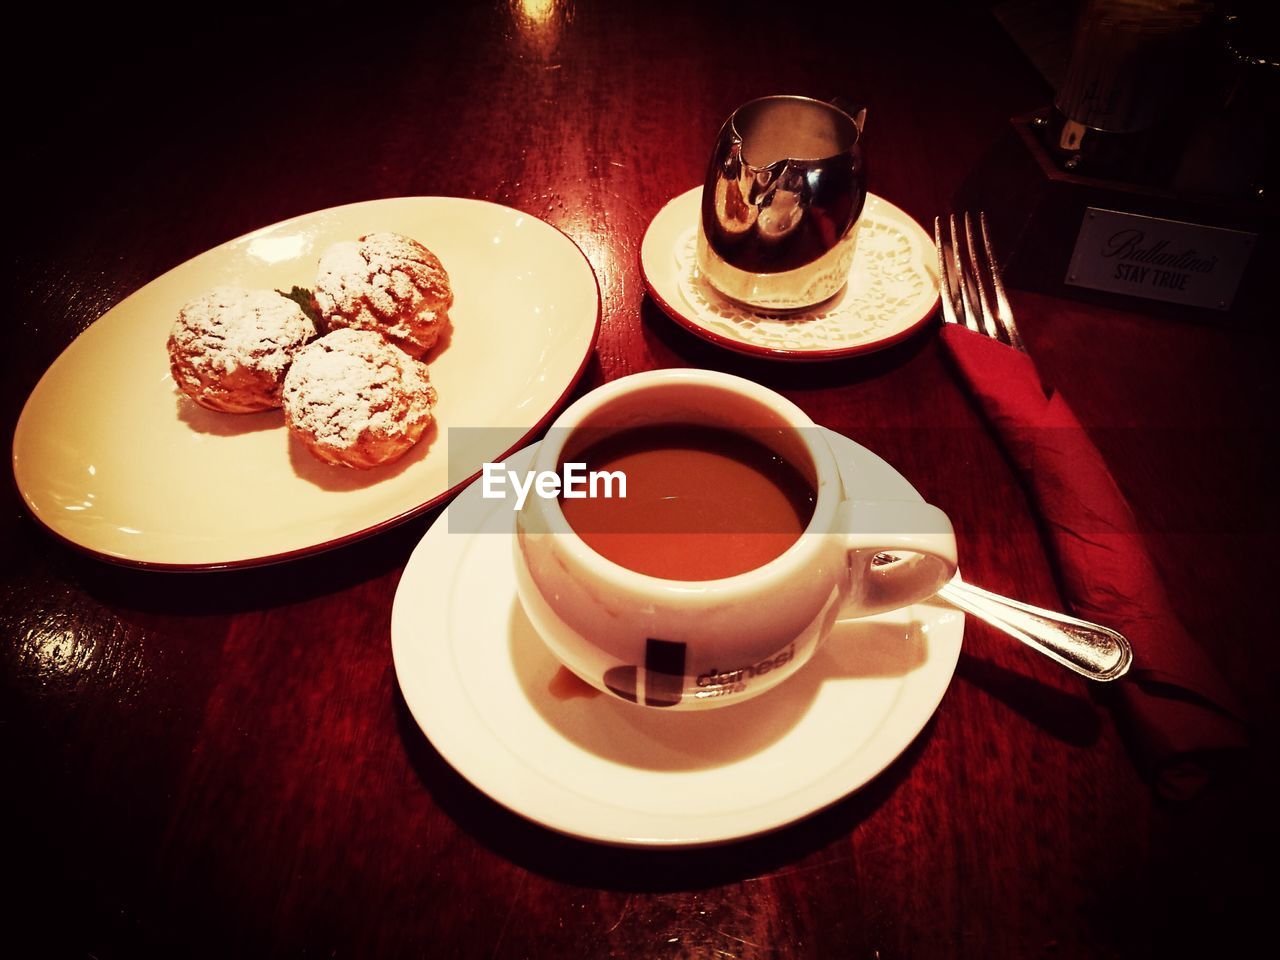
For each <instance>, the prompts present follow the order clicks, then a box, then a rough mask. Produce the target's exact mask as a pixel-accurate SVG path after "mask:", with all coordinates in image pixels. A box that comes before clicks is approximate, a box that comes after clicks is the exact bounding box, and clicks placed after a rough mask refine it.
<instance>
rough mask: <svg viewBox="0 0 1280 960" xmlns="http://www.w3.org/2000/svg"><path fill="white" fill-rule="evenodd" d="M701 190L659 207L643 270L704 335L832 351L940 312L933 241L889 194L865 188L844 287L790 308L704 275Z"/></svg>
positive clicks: (751, 345)
mask: <svg viewBox="0 0 1280 960" xmlns="http://www.w3.org/2000/svg"><path fill="white" fill-rule="evenodd" d="M701 198H702V188H701V187H695V188H694V189H692V190H688V191H686V192H684V193H682V194H680V195H679V196H678V197H676V198H675V199H674V200H672V201H670V202H669V203H668V204H667V205H666V206H665V207H663V208H662V209H661V210H659V211H658V213H657V215H656V216H655V217H654V218H653V220H652V221H651V222H650V224H649V228H648V230H646V231H645V235H644V240H643V242H642V243H641V245H640V269H641V272H642V273H643V274H644V282H645V286H646V288H647V289H648V291H649V295H650V296H651V297H653V299H654V300H655V301H656V302H657V304H658V306H660V307H661V308H662V310H663V312H664V313H666V314H667V315H668V316H669V317H671V319H672V320H674V321H676V323H678V324H680V325H681V326H682V327H684V328H685V329H687V330H689V331H691V332H692V333H695V334H697V335H698V336H700V337H702V338H703V339H704V340H709V341H711V342H712V343H716V344H719V345H720V346H722V347H727V348H728V349H730V350H735V351H737V352H738V353H746V354H750V355H752V356H759V357H770V358H773V359H775V360H835V359H840V358H842V357H852V356H857V355H858V354H862V353H871V352H873V351H875V350H883V349H884V348H885V347H888V346H892V345H893V344H895V343H898V342H899V341H901V340H904V339H906V338H907V337H909V336H911V335H912V334H913V333H915V332H916V331H917V330H919V329H920V328H921V327H923V326H924V325H925V324H926V323H927V322H928V320H929V318H930V317H932V316H933V315H934V313H936V312H937V309H938V260H937V254H936V252H935V251H934V246H933V240H932V239H931V238H930V237H929V234H928V233H926V232H925V230H924V228H923V227H921V226H920V224H918V223H916V222H915V220H913V219H911V217H910V215H909V214H907V213H906V212H905V211H903V210H901V209H899V208H898V207H896V206H894V205H893V204H892V203H890V202H889V201H888V200H885V199H884V198H883V197H879V196H876V195H875V194H874V193H868V194H867V202H866V206H865V207H863V211H862V218H861V221H860V223H859V226H858V243H857V247H856V248H855V250H854V255H853V267H852V269H851V271H850V274H849V282H848V283H847V284H846V285H845V287H844V289H842V290H841V291H840V292H839V293H838V294H836V295H835V296H834V297H833V298H831V299H830V300H827V301H825V302H823V303H820V304H818V305H817V306H814V307H810V308H808V309H805V310H796V311H791V312H788V313H768V312H763V311H755V310H752V309H751V308H750V307H746V306H744V305H742V304H739V303H735V302H734V301H732V300H730V299H728V298H727V297H725V296H723V295H721V294H720V293H719V292H718V291H716V290H715V289H714V288H713V287H712V286H711V285H710V284H709V283H707V281H706V279H705V278H704V277H703V276H702V274H701V272H700V271H699V270H698V266H697V262H696V259H695V256H694V240H695V230H696V228H697V223H698V216H699V212H698V211H699V204H700V203H701Z"/></svg>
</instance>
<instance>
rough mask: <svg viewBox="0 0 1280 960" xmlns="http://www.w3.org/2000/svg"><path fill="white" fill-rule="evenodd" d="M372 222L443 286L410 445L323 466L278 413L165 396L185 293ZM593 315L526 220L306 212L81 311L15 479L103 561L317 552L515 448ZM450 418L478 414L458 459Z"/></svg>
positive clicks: (297, 269) (302, 261)
mask: <svg viewBox="0 0 1280 960" xmlns="http://www.w3.org/2000/svg"><path fill="white" fill-rule="evenodd" d="M379 230H390V231H394V232H396V233H402V234H405V235H406V236H410V237H413V238H414V239H416V240H418V241H420V242H422V243H424V244H425V245H426V246H427V247H429V248H430V249H431V250H433V251H435V253H436V254H437V255H438V256H439V257H440V259H441V261H442V262H443V263H444V265H445V269H446V270H448V271H449V276H450V279H451V281H452V285H453V288H454V293H455V299H454V306H453V308H452V310H451V311H450V318H451V320H452V332H451V335H450V337H449V340H448V342H447V343H446V344H444V345H443V346H441V347H437V348H436V350H435V351H433V353H431V354H429V355H428V358H427V359H428V361H429V368H430V373H431V380H432V383H433V384H434V386H435V387H436V390H437V391H438V393H439V398H440V399H439V403H438V405H437V407H436V410H435V413H436V421H437V426H436V428H435V430H434V432H433V433H432V434H431V435H429V436H428V437H426V438H424V440H423V441H422V442H421V443H419V444H418V446H417V447H415V448H414V449H413V450H411V451H410V452H409V453H408V454H406V455H405V456H404V457H403V458H402V459H401V460H399V461H397V462H395V463H393V464H388V465H387V466H384V467H379V468H376V469H373V470H369V471H361V470H347V469H344V468H339V467H332V466H329V465H327V464H324V463H321V462H320V461H318V460H316V459H315V458H313V457H312V456H311V455H310V454H309V453H307V452H306V451H305V450H304V449H302V448H301V445H300V444H299V443H298V442H297V441H296V440H293V439H292V438H290V436H289V435H288V432H287V431H286V429H285V427H284V418H283V415H282V414H281V413H280V411H278V410H277V411H272V412H269V413H261V414H249V415H239V416H237V415H231V414H217V413H212V412H209V411H206V410H204V409H203V408H201V407H198V406H196V405H195V404H193V403H191V402H190V401H188V400H186V399H184V398H182V397H180V396H179V394H178V392H177V390H176V388H175V387H174V384H173V381H172V379H171V377H170V375H169V363H168V353H167V350H166V346H165V343H166V339H167V337H168V333H169V328H170V326H171V325H172V323H173V320H174V318H175V316H176V315H177V311H178V308H179V307H180V306H182V304H183V303H185V302H186V301H187V300H189V299H191V298H192V297H194V296H196V295H198V294H200V293H202V292H204V291H206V290H208V289H210V288H212V287H216V286H218V285H221V284H231V285H236V286H245V287H264V288H276V289H284V290H287V289H289V288H290V287H291V286H293V285H294V284H298V285H301V286H306V287H310V286H311V285H312V284H313V283H314V282H315V272H316V261H317V259H318V258H319V255H320V253H321V251H323V250H324V248H325V247H327V246H328V245H329V244H331V243H333V242H335V241H338V240H350V239H354V238H355V237H358V236H360V235H362V234H366V233H370V232H374V231H379ZM599 322H600V293H599V288H598V286H597V284H596V279H595V274H594V273H593V272H592V270H591V266H590V264H589V263H588V262H587V260H586V258H585V257H584V256H583V254H582V252H581V251H580V250H579V249H578V247H577V246H576V245H575V244H574V243H573V241H572V240H570V239H569V238H568V237H566V236H565V235H564V234H563V233H561V232H560V231H559V230H557V229H556V228H555V227H552V226H551V225H550V224H547V223H545V222H543V221H542V220H539V219H538V218H537V217H534V216H531V215H529V214H527V213H522V212H520V211H519V210H513V209H511V208H509V207H503V206H499V205H498V204H493V203H486V202H484V201H479V200H467V199H459V198H454V197H402V198H394V199H387V200H371V201H368V202H365V203H356V204H350V205H348V206H343V207H335V208H332V209H329V210H321V211H318V212H316V213H310V214H306V215H304V216H301V217H296V218H294V219H292V220H288V221H285V222H283V223H279V224H276V225H274V226H270V227H265V228H263V229H261V230H257V231H254V232H253V233H250V234H247V235H245V236H243V237H240V238H238V239H236V240H231V241H229V242H227V243H224V244H222V245H221V246H218V247H215V248H214V249H212V250H209V251H207V252H205V253H203V254H201V255H199V256H198V257H195V258H193V259H191V260H189V261H187V262H186V263H184V264H182V265H180V266H178V267H176V268H174V269H173V270H171V271H169V272H168V273H166V274H165V275H164V276H162V277H159V278H157V279H156V280H153V281H152V282H151V283H149V284H147V285H146V286H145V287H143V288H142V289H141V290H139V291H138V292H137V293H134V294H133V295H131V296H130V297H128V298H127V299H125V300H123V301H121V302H120V303H119V304H118V305H116V306H115V307H113V308H112V309H111V310H109V311H108V312H107V313H105V314H104V315H103V316H102V317H101V318H99V319H98V320H97V321H96V322H95V323H94V324H93V325H92V326H90V327H89V329H87V330H86V331H85V332H84V333H83V334H81V335H80V336H79V337H78V338H77V339H76V340H75V341H74V342H73V343H72V344H71V345H70V346H69V347H68V348H67V349H66V350H65V351H64V352H63V354H62V355H61V356H60V357H59V358H58V359H57V360H56V361H55V362H54V364H53V366H51V367H50V368H49V370H48V371H47V372H46V373H45V375H44V377H43V378H42V379H41V380H40V382H39V383H38V384H37V385H36V388H35V390H33V391H32V393H31V397H30V398H29V399H28V400H27V404H26V406H25V408H24V409H23V412H22V416H21V417H20V419H19V421H18V426H17V430H16V431H15V434H14V442H13V467H14V476H15V478H16V480H17V484H18V488H19V490H20V491H21V493H22V496H23V498H24V499H25V500H26V502H27V505H28V507H30V509H31V511H32V512H33V513H34V514H35V516H36V517H37V518H38V519H39V520H40V521H41V523H43V524H44V525H45V526H47V527H48V528H49V529H50V530H52V531H53V532H54V533H55V534H57V535H58V536H59V537H62V538H63V539H65V540H67V541H69V542H70V543H72V544H73V545H75V546H77V547H80V548H82V549H84V550H87V551H89V552H90V553H93V554H96V555H98V556H100V557H103V558H105V559H108V560H113V561H117V562H121V563H126V564H131V565H139V566H148V567H157V568H163V569H217V568H225V567H238V566H249V565H254V564H262V563H270V562H275V561H279V560H285V559H290V558H293V557H297V556H301V555H305V554H309V553H315V552H318V551H320V550H324V549H328V548H330V547H334V546H338V545H340V544H342V543H346V542H349V541H352V540H355V539H358V538H360V537H363V536H367V535H369V534H372V533H375V532H377V531H379V530H382V529H385V528H387V527H390V526H392V525H394V524H396V523H399V522H401V521H403V520H406V519H408V518H409V517H412V516H414V515H416V514H418V513H421V512H423V511H424V510H426V509H428V508H429V507H431V506H432V505H433V504H435V503H437V502H439V501H440V500H442V499H443V498H445V497H447V496H448V495H449V494H450V493H452V492H453V491H454V490H456V489H457V488H458V486H460V485H461V484H460V483H459V480H462V479H469V478H470V476H471V475H472V474H474V473H475V472H476V471H478V470H479V469H480V466H481V464H482V463H483V462H484V461H486V460H498V459H501V457H502V455H503V454H504V453H505V452H506V451H508V450H510V449H512V448H514V447H516V446H519V444H520V443H521V442H522V439H523V438H524V437H527V436H528V435H530V434H531V433H533V432H534V431H536V430H537V429H538V428H539V427H540V426H541V425H542V424H543V423H544V422H545V421H546V419H547V418H548V417H549V416H550V415H551V414H552V413H553V412H554V411H555V409H556V408H557V407H558V406H559V404H560V401H561V400H562V399H563V398H564V396H565V395H566V394H567V393H568V391H569V390H570V388H571V387H572V386H573V384H574V383H575V382H576V380H577V379H578V377H579V375H580V374H581V373H582V370H583V368H584V366H585V364H586V361H587V358H588V357H589V355H590V353H591V350H592V347H593V345H594V343H595V337H596V332H597V329H598V327H599ZM451 427H468V428H478V427H490V428H494V429H492V430H489V431H476V430H470V431H468V444H467V450H466V452H465V454H463V456H465V458H466V459H467V460H468V462H467V463H458V462H455V463H452V464H451V463H450V462H449V459H450V458H449V449H448V448H449V429H450V428H451ZM484 436H491V438H492V439H491V441H490V446H492V447H493V449H482V447H483V443H481V442H479V441H478V440H477V438H478V437H484Z"/></svg>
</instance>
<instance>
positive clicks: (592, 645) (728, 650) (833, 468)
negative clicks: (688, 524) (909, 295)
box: [515, 370, 956, 710]
mask: <svg viewBox="0 0 1280 960" xmlns="http://www.w3.org/2000/svg"><path fill="white" fill-rule="evenodd" d="M661 423H695V424H699V425H706V426H712V427H721V428H726V429H729V430H735V429H738V430H742V429H745V427H746V425H750V426H751V427H753V428H758V427H760V426H762V425H763V426H766V427H770V428H774V429H770V430H767V431H765V432H764V433H765V434H767V435H769V436H771V437H772V438H773V439H772V440H771V441H770V443H771V444H772V445H773V446H774V450H775V452H776V453H778V454H780V455H781V456H782V457H784V458H786V459H787V460H789V461H790V462H791V464H793V465H794V466H795V467H796V468H798V469H799V470H800V471H801V472H802V473H804V474H805V475H806V476H807V478H808V479H809V481H810V482H811V483H812V485H813V488H814V491H815V502H814V508H813V515H812V517H811V519H810V521H809V524H808V526H807V527H806V528H805V530H804V532H803V533H802V534H801V535H800V537H799V539H798V540H797V541H796V542H795V543H794V544H793V545H792V546H791V547H790V548H788V549H787V550H786V551H785V552H783V553H782V554H780V555H779V556H777V557H775V558H774V559H772V560H770V561H768V562H767V563H765V564H764V565H763V566H760V567H757V568H755V569H753V570H748V571H746V572H745V573H740V574H738V575H736V576H731V577H725V578H723V579H718V580H697V581H689V580H666V579H662V578H659V577H655V576H650V575H647V574H643V573H638V572H636V571H634V570H631V569H629V568H627V567H624V566H621V565H620V564H617V563H615V562H613V561H612V560H609V559H607V558H606V557H604V556H603V555H601V554H600V553H597V552H596V551H595V550H593V549H592V548H591V547H590V546H588V544H587V543H586V542H584V540H583V539H582V538H581V537H580V536H579V535H578V534H577V533H575V532H574V530H573V529H572V527H570V525H569V523H568V521H567V520H566V519H565V515H564V513H563V512H562V510H561V507H560V503H559V501H558V500H557V499H555V498H554V497H551V498H547V497H537V496H531V497H529V498H528V499H526V500H525V502H524V505H523V506H522V508H521V509H520V511H519V513H518V514H517V518H516V534H517V535H516V538H515V563H516V582H517V589H518V593H519V597H520V602H521V604H522V605H523V607H524V610H525V613H526V614H527V615H528V618H529V621H530V622H531V623H532V625H533V627H534V629H535V630H536V631H537V633H538V634H539V635H540V636H541V637H542V639H543V640H544V641H545V643H546V644H547V646H548V648H550V650H551V652H552V653H553V654H554V655H555V656H556V658H557V659H559V660H560V662H561V663H563V664H564V665H565V666H566V667H567V668H568V669H569V670H571V671H572V672H573V673H574V674H576V675H577V676H578V677H580V678H581V679H583V680H585V681H586V682H587V683H589V684H591V685H592V686H594V687H596V688H597V689H599V690H601V691H604V692H606V693H609V694H611V695H613V696H617V697H620V698H622V699H624V700H629V701H632V702H634V703H638V704H643V705H645V706H649V707H665V708H668V709H674V710H700V709H708V708H713V707H720V706H726V705H729V704H732V703H738V702H741V701H744V700H747V699H749V698H751V697H755V696H757V695H759V694H761V693H764V692H765V691H766V690H769V689H771V688H772V687H774V686H776V685H778V684H779V683H781V682H782V681H783V680H785V679H786V678H787V677H789V676H791V675H792V674H793V673H795V672H796V671H797V670H799V669H800V668H801V667H802V666H803V665H804V664H805V663H806V662H807V661H808V660H809V659H810V657H811V656H812V655H813V653H814V651H815V650H816V649H817V648H818V646H819V644H821V643H822V641H823V640H824V639H825V638H826V636H827V634H828V633H829V632H830V630H831V627H832V625H833V624H834V623H835V622H836V621H837V620H841V619H848V618H851V617H859V616H866V615H869V614H873V613H876V612H879V611H883V610H891V609H896V608H898V607H903V606H907V605H908V604H911V603H915V602H918V601H921V600H925V599H927V598H928V597H930V596H932V595H933V594H934V593H936V592H937V591H938V589H939V588H941V587H942V585H943V584H945V583H946V582H947V581H948V580H950V579H951V577H952V575H953V574H954V573H955V572H956V543H955V536H954V534H953V532H952V529H951V523H950V521H949V520H948V519H947V517H946V515H945V514H944V513H943V512H942V511H940V510H939V509H938V508H937V507H934V506H931V505H929V504H927V503H923V502H921V501H867V500H858V499H855V498H856V495H857V491H856V490H853V491H850V490H846V489H845V488H844V485H843V483H842V481H841V478H840V472H839V470H838V468H837V465H836V461H835V458H834V456H833V455H832V452H831V450H830V448H829V447H828V446H827V443H826V441H825V440H824V439H823V437H822V434H821V431H820V430H819V428H818V427H817V426H816V425H815V424H814V423H813V421H812V420H810V419H809V417H808V416H806V415H805V413H804V412H803V411H802V410H801V409H800V408H799V407H797V406H796V405H795V404H793V403H792V402H791V401H789V400H787V399H786V398H785V397H783V396H780V395H779V394H777V393H775V392H774V391H772V390H769V389H767V388H765V387H762V386H760V385H759V384H757V383H753V382H752V381H750V380H744V379H742V378H740V377H734V376H730V375H728V374H723V373H717V372H714V371H708V370H658V371H652V372H648V373H639V374H634V375H632V376H629V377H623V378H621V379H619V380H614V381H612V382H610V383H607V384H605V385H604V386H602V387H600V388H598V389H596V390H594V391H592V392H591V393H589V394H587V395H586V396H584V397H582V398H581V399H580V400H578V401H577V402H576V403H574V404H572V405H571V406H570V407H568V408H567V409H566V410H565V411H564V412H563V413H562V414H561V415H560V416H559V418H557V420H556V421H555V423H554V424H553V425H552V427H551V429H550V431H549V432H548V434H547V437H546V438H545V439H544V440H543V441H542V443H541V445H540V446H539V448H538V452H537V454H536V456H535V458H534V463H533V469H534V470H535V471H539V472H540V471H549V472H555V471H557V470H558V469H559V467H560V464H561V460H562V457H563V454H564V451H565V448H566V445H567V444H571V443H572V440H573V437H574V434H575V432H577V431H587V430H590V431H592V432H593V434H598V432H599V431H600V430H601V429H602V427H601V425H602V424H608V427H606V428H605V429H610V430H612V429H615V428H616V429H618V430H624V429H629V428H631V427H638V426H644V425H648V424H661ZM761 435H762V434H761V432H760V431H759V430H758V429H753V430H752V436H755V437H759V436H761ZM744 509H749V504H748V505H744ZM882 551H893V552H894V553H896V554H900V555H901V554H910V555H911V556H910V557H909V558H907V559H906V560H905V561H903V562H898V563H893V564H886V565H883V566H873V564H872V558H873V557H874V556H875V555H876V554H877V553H880V552H882Z"/></svg>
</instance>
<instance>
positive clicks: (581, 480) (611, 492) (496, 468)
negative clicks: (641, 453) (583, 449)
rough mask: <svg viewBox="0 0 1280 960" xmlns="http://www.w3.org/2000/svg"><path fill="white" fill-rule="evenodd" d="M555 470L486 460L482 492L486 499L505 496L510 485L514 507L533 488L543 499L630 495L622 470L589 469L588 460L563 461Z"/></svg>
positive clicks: (515, 507) (520, 504)
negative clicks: (519, 469) (518, 467)
mask: <svg viewBox="0 0 1280 960" xmlns="http://www.w3.org/2000/svg"><path fill="white" fill-rule="evenodd" d="M560 470H561V472H560V473H556V472H555V471H554V470H526V471H524V473H523V474H521V473H518V472H516V471H514V470H507V469H506V467H505V466H504V465H503V464H501V463H486V464H485V465H484V467H483V468H481V472H480V496H482V497H483V498H484V499H486V500H506V499H508V496H507V489H508V485H509V486H510V489H511V490H512V491H513V492H514V493H515V502H514V504H513V506H512V509H513V510H519V509H521V508H522V507H523V506H524V502H525V500H527V499H528V497H529V494H530V492H532V493H535V494H537V495H538V496H539V497H541V498H542V499H544V500H555V499H557V498H559V497H564V498H565V499H566V500H585V499H587V498H588V497H590V498H592V499H593V500H594V499H597V498H603V499H606V500H611V499H614V498H617V499H620V500H623V499H626V496H627V475H626V474H625V473H623V472H622V471H621V470H590V471H589V470H587V465H586V464H585V463H562V464H561V465H560Z"/></svg>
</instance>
